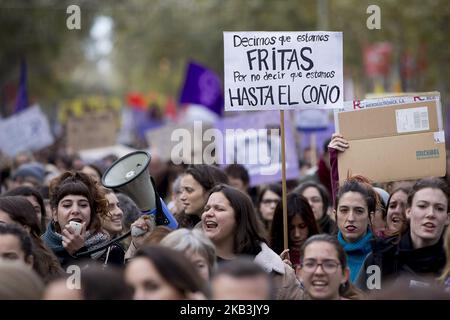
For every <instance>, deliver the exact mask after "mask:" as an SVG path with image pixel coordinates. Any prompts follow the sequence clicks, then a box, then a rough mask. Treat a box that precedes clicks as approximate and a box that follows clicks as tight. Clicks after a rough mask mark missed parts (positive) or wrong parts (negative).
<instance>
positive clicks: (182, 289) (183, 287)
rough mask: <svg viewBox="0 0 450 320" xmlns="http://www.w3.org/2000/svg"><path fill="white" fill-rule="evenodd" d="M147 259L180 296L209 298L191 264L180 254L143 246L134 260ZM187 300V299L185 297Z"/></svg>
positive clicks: (157, 247) (164, 248) (203, 283)
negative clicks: (196, 294) (138, 258)
mask: <svg viewBox="0 0 450 320" xmlns="http://www.w3.org/2000/svg"><path fill="white" fill-rule="evenodd" d="M137 257H142V258H146V259H148V260H149V261H150V262H151V263H152V264H153V265H154V266H155V268H156V269H157V270H158V272H159V274H160V275H161V277H163V278H164V280H166V281H167V282H168V283H169V284H170V285H171V286H172V287H174V288H175V289H176V290H177V291H178V292H179V293H180V294H182V295H186V293H187V292H192V293H194V292H202V293H203V294H204V295H205V296H206V297H209V296H210V294H209V289H208V287H207V284H206V283H205V282H204V280H203V279H202V278H201V277H200V275H199V274H198V272H197V270H196V269H195V267H194V266H193V265H192V263H191V262H190V261H189V260H188V258H186V257H185V256H184V255H183V254H181V253H180V252H178V251H176V250H174V249H171V248H167V247H162V246H154V245H151V246H144V247H142V248H140V249H139V250H138V251H137V252H136V255H135V258H137ZM186 298H187V297H186Z"/></svg>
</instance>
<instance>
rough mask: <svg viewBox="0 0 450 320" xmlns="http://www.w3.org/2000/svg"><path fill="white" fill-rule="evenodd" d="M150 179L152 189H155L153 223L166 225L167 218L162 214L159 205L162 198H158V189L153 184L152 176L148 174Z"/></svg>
mask: <svg viewBox="0 0 450 320" xmlns="http://www.w3.org/2000/svg"><path fill="white" fill-rule="evenodd" d="M150 180H151V182H152V184H153V190H154V191H155V199H156V201H155V202H156V213H155V223H156V225H163V226H164V225H167V224H169V220H168V219H167V217H166V216H165V215H164V212H163V210H162V206H161V201H162V199H161V198H160V196H159V194H158V191H157V190H156V184H155V180H153V177H152V176H150Z"/></svg>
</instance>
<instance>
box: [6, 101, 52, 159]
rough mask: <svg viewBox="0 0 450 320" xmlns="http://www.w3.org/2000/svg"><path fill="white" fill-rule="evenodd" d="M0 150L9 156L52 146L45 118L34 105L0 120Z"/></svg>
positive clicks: (50, 134)
mask: <svg viewBox="0 0 450 320" xmlns="http://www.w3.org/2000/svg"><path fill="white" fill-rule="evenodd" d="M0 132H1V134H0V149H1V150H2V152H4V153H5V154H7V155H9V156H15V155H16V154H17V153H19V152H22V151H28V150H29V151H37V150H40V149H42V148H45V147H47V146H49V145H51V144H53V141H54V139H53V135H52V133H51V131H50V126H49V123H48V119H47V116H46V115H45V114H44V113H43V112H42V111H41V109H40V107H39V106H37V105H35V106H32V107H29V108H26V109H25V110H23V111H22V112H20V113H18V114H15V115H13V116H11V117H9V118H7V119H5V120H0Z"/></svg>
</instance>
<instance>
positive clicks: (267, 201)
mask: <svg viewBox="0 0 450 320" xmlns="http://www.w3.org/2000/svg"><path fill="white" fill-rule="evenodd" d="M280 201H281V186H280V185H279V184H276V183H273V184H269V185H267V186H265V187H264V188H262V189H261V191H260V193H259V196H258V201H257V205H256V207H257V208H258V210H257V211H258V214H259V217H260V218H261V220H262V222H263V223H264V227H265V230H266V232H267V234H270V228H271V226H272V220H273V215H274V214H275V208H276V207H277V204H278V203H279V202H280Z"/></svg>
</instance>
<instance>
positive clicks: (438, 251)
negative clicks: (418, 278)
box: [397, 232, 445, 275]
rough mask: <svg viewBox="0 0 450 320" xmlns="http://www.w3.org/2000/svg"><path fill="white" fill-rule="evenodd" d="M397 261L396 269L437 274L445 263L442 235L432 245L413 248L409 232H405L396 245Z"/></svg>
mask: <svg viewBox="0 0 450 320" xmlns="http://www.w3.org/2000/svg"><path fill="white" fill-rule="evenodd" d="M397 263H398V265H397V267H398V270H404V271H409V272H411V271H412V272H414V273H416V274H419V275H426V274H433V275H439V273H440V272H441V270H442V268H443V267H444V265H445V251H444V244H443V237H442V236H441V238H440V239H439V241H438V242H437V243H436V244H434V245H432V246H428V247H424V248H420V249H414V247H413V243H412V239H411V233H410V232H407V233H405V234H404V235H403V236H402V238H401V239H400V243H399V246H398V253H397Z"/></svg>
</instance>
